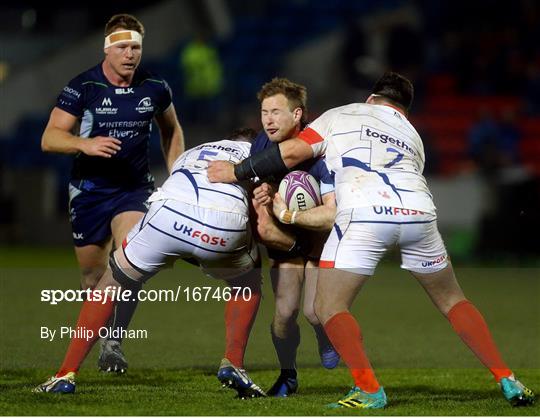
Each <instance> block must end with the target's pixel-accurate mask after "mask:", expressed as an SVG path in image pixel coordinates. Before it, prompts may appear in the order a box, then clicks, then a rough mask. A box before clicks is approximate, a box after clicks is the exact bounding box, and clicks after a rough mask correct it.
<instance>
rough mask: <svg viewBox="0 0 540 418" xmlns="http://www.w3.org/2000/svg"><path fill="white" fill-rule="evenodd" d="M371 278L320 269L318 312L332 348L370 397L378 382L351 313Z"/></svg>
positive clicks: (335, 270)
mask: <svg viewBox="0 0 540 418" xmlns="http://www.w3.org/2000/svg"><path fill="white" fill-rule="evenodd" d="M368 278H369V276H364V275H360V274H355V273H351V272H348V271H345V270H338V269H333V268H332V269H320V270H319V278H318V283H317V294H316V297H315V312H316V313H317V316H318V317H319V320H320V321H321V323H322V324H323V325H324V330H325V331H326V334H327V335H328V338H330V341H331V342H332V345H333V346H334V347H335V349H336V350H337V351H338V353H339V354H340V356H341V358H342V359H343V361H344V362H345V364H346V365H347V367H348V368H349V371H350V372H351V375H352V377H353V379H354V383H355V385H356V386H357V387H359V388H360V389H362V390H363V391H365V392H368V393H375V392H377V391H378V390H379V387H380V385H379V382H378V381H377V379H376V377H375V373H374V372H373V369H372V367H371V364H370V362H369V359H368V358H367V356H366V353H365V351H364V346H363V337H362V332H361V330H360V326H359V324H358V322H357V321H356V319H355V318H354V317H353V316H352V315H351V313H350V312H349V309H350V307H351V305H352V302H353V301H354V299H355V297H356V295H357V294H358V292H359V291H360V289H361V288H362V286H363V285H364V283H365V282H366V281H367V279H368Z"/></svg>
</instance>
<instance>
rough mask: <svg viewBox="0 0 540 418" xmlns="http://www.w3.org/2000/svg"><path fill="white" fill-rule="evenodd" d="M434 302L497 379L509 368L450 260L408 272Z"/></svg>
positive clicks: (505, 375)
mask: <svg viewBox="0 0 540 418" xmlns="http://www.w3.org/2000/svg"><path fill="white" fill-rule="evenodd" d="M411 273H412V274H413V276H414V277H416V279H417V280H418V281H419V282H420V284H421V285H422V286H423V288H424V290H425V291H426V293H427V294H428V295H429V297H430V298H431V300H432V301H433V303H434V304H435V306H437V308H438V309H439V310H440V311H441V313H442V314H443V315H444V316H446V318H447V319H448V321H449V322H450V324H451V325H452V328H454V331H455V332H456V333H457V334H458V335H459V337H460V338H461V340H462V341H463V342H464V343H465V344H466V345H467V346H468V347H469V348H470V349H471V351H472V352H473V353H474V354H475V355H476V357H478V359H479V360H480V361H481V362H482V364H484V366H486V367H487V368H488V369H489V370H490V371H491V373H492V374H493V376H494V377H495V380H496V381H497V382H499V381H500V380H501V379H502V378H503V377H508V376H510V375H511V374H512V371H511V370H510V369H509V368H508V366H507V365H506V363H505V362H504V361H503V359H502V356H501V354H500V352H499V350H498V348H497V346H496V344H495V341H494V340H493V337H492V336H491V333H490V331H489V328H488V325H487V323H486V321H485V320H484V317H483V316H482V314H481V313H480V312H479V311H478V309H476V307H475V306H474V305H473V304H472V303H471V302H469V301H468V300H467V299H466V298H465V295H464V294H463V292H462V290H461V288H460V286H459V284H458V282H457V280H456V277H455V275H454V271H453V268H452V265H451V264H448V265H447V266H446V267H445V268H444V269H442V270H440V271H438V272H435V273H424V274H423V273H418V272H411Z"/></svg>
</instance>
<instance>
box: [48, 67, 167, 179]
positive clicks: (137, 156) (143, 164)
mask: <svg viewBox="0 0 540 418" xmlns="http://www.w3.org/2000/svg"><path fill="white" fill-rule="evenodd" d="M101 65H102V64H101V63H100V64H98V65H96V66H95V67H93V68H91V69H89V70H87V71H85V72H83V73H81V74H79V75H78V76H77V77H75V78H74V79H73V80H71V81H70V82H69V83H68V85H67V86H66V87H64V89H63V90H62V92H61V93H60V95H59V96H58V99H57V102H56V107H58V108H60V109H62V110H64V111H66V112H68V113H70V114H72V115H73V116H76V117H77V118H79V121H80V133H79V135H80V136H81V137H83V138H89V137H96V136H110V137H113V138H116V139H118V140H120V141H122V144H121V145H120V146H121V147H122V149H121V150H120V151H118V153H117V154H115V155H113V156H112V157H111V158H103V157H91V156H88V155H86V154H83V153H79V154H77V155H76V156H75V159H74V162H73V169H72V172H71V176H72V179H74V180H79V179H80V180H82V179H84V180H89V181H91V182H92V183H93V184H94V185H96V186H98V187H118V186H137V185H141V184H148V183H151V182H152V181H153V179H152V176H151V175H150V172H149V168H148V140H149V138H150V132H151V130H152V119H153V118H154V116H155V115H157V114H160V113H163V112H164V111H165V110H166V109H167V108H168V107H169V106H170V104H171V91H170V88H169V86H168V84H167V83H166V82H165V80H163V79H162V78H160V77H157V76H156V75H153V74H151V73H149V72H147V71H145V70H142V69H139V68H137V70H136V71H135V74H134V77H133V81H132V83H131V85H130V86H129V87H118V86H114V85H112V84H111V83H110V82H109V81H108V80H107V78H106V77H105V75H104V74H103V69H102V67H101Z"/></svg>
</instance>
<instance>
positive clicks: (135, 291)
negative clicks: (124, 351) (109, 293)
mask: <svg viewBox="0 0 540 418" xmlns="http://www.w3.org/2000/svg"><path fill="white" fill-rule="evenodd" d="M141 288H142V283H139V282H133V283H132V284H131V285H130V286H129V290H131V297H130V298H129V300H127V301H119V302H117V303H116V306H115V307H114V311H113V314H112V315H111V319H110V327H111V329H112V335H110V336H109V338H108V340H109V341H118V342H122V332H125V331H126V330H127V329H128V327H129V323H130V322H131V318H133V314H134V313H135V309H136V308H137V305H138V303H139V290H141Z"/></svg>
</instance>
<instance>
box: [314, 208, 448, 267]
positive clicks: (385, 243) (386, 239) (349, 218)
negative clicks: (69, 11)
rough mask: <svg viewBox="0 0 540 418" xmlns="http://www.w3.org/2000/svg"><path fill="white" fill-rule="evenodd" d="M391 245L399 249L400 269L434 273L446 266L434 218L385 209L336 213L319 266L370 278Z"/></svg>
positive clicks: (421, 213)
mask: <svg viewBox="0 0 540 418" xmlns="http://www.w3.org/2000/svg"><path fill="white" fill-rule="evenodd" d="M395 244H397V245H399V247H400V249H401V268H403V269H406V270H410V271H413V272H418V273H434V272H436V271H439V270H442V269H443V268H445V267H446V266H447V265H448V260H447V259H448V256H447V253H446V249H445V247H444V242H443V240H442V238H441V234H439V231H438V229H437V217H436V215H433V214H429V213H424V212H419V211H416V210H410V209H401V208H393V207H386V206H373V207H365V208H356V209H346V210H342V211H340V212H338V214H337V216H336V221H335V224H334V228H333V229H332V232H331V233H330V236H329V237H328V240H327V241H326V244H325V246H324V249H323V252H322V255H321V262H320V264H319V265H320V267H321V268H332V267H334V268H337V269H343V270H348V271H351V272H353V273H356V274H363V275H368V276H371V275H373V273H374V272H375V268H376V267H377V264H378V263H379V260H380V259H381V258H382V257H383V255H384V254H385V252H386V250H387V249H388V248H389V247H390V246H392V245H395Z"/></svg>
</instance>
